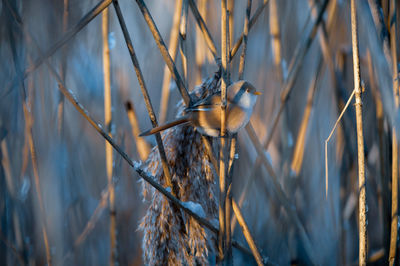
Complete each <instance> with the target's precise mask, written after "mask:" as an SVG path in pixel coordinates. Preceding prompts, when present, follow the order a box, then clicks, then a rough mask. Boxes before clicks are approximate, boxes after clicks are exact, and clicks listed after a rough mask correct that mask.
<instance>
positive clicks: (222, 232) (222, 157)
mask: <svg viewBox="0 0 400 266" xmlns="http://www.w3.org/2000/svg"><path fill="white" fill-rule="evenodd" d="M226 1H227V0H221V60H222V79H221V139H220V140H221V148H220V153H219V204H218V217H219V235H218V262H219V263H224V261H225V262H226V257H225V252H226V250H225V248H226V242H225V241H226V234H228V233H230V232H226V227H225V226H226V224H225V222H226V221H225V217H226V216H225V215H226V211H225V210H226V206H225V203H226V173H227V164H226V162H227V158H226V157H227V156H226V155H227V140H226V138H225V135H226V104H227V100H226V88H227V87H228V86H229V81H228V74H227V73H228V60H227V56H228V54H227V38H228V37H229V35H228V34H229V32H228V30H227V26H228V25H227V24H228V18H227V5H226Z"/></svg>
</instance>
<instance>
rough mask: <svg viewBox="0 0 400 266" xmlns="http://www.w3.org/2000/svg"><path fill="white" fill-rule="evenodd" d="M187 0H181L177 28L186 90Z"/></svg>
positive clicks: (187, 82)
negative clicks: (180, 12)
mask: <svg viewBox="0 0 400 266" xmlns="http://www.w3.org/2000/svg"><path fill="white" fill-rule="evenodd" d="M188 11H189V6H188V0H183V5H182V18H181V25H180V28H179V44H180V45H179V48H180V49H179V52H180V55H181V63H182V70H183V71H182V72H183V80H184V83H185V86H186V88H188V85H189V81H188V65H187V42H186V33H187V24H188Z"/></svg>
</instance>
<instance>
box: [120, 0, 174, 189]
mask: <svg viewBox="0 0 400 266" xmlns="http://www.w3.org/2000/svg"><path fill="white" fill-rule="evenodd" d="M113 4H114V8H115V12H116V13H117V17H118V21H119V24H120V26H121V29H122V32H123V34H124V38H125V42H126V45H127V47H128V50H129V54H130V57H131V60H132V64H133V67H134V69H135V72H136V76H137V79H138V82H139V85H140V89H141V91H142V94H143V98H144V101H145V104H146V108H147V112H148V113H149V117H150V120H151V123H152V125H153V127H157V126H158V123H157V118H156V115H155V113H154V110H153V106H152V104H151V100H150V96H149V93H148V91H147V87H146V83H145V81H144V78H143V74H142V71H141V69H140V66H139V61H138V59H137V57H136V53H135V49H134V48H133V44H132V41H131V37H130V35H129V32H128V29H127V27H126V24H125V20H124V17H123V16H122V12H121V8H120V7H119V4H118V1H117V0H113ZM155 136H156V141H157V147H158V151H159V153H160V158H161V163H162V167H163V170H164V175H165V181H166V186H167V187H170V188H171V189H172V191H174V188H173V186H172V181H171V174H170V171H169V167H168V161H167V156H166V155H165V150H164V145H163V143H162V139H161V134H160V133H157V134H155Z"/></svg>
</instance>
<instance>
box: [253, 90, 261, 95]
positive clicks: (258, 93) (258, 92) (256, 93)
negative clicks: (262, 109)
mask: <svg viewBox="0 0 400 266" xmlns="http://www.w3.org/2000/svg"><path fill="white" fill-rule="evenodd" d="M253 94H254V95H261V94H262V92H260V91H256V92H254V93H253Z"/></svg>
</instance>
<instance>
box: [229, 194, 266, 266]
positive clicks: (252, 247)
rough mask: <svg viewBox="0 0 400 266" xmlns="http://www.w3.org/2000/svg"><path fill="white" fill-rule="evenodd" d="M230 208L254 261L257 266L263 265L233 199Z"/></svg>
mask: <svg viewBox="0 0 400 266" xmlns="http://www.w3.org/2000/svg"><path fill="white" fill-rule="evenodd" d="M232 207H233V212H234V213H235V216H236V218H237V220H238V222H239V224H240V226H241V227H242V231H243V235H244V237H245V238H246V240H247V243H248V244H249V247H250V249H251V251H252V252H253V256H254V258H255V259H256V262H257V265H264V264H263V260H262V258H261V255H260V253H259V251H258V249H257V246H256V243H255V242H254V238H253V237H252V236H251V233H250V231H249V228H248V226H247V224H246V222H245V220H244V218H243V215H242V213H241V211H240V209H239V206H238V205H237V204H236V201H235V200H234V199H232Z"/></svg>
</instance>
